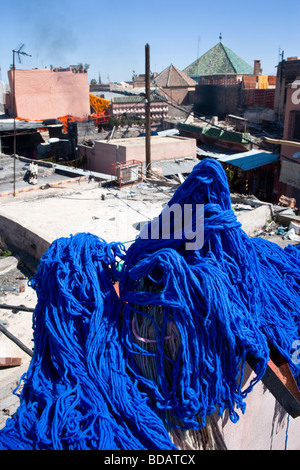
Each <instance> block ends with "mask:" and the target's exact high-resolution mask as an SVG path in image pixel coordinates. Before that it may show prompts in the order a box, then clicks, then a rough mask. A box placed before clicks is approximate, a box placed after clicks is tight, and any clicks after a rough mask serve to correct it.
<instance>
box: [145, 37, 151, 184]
mask: <svg viewBox="0 0 300 470" xmlns="http://www.w3.org/2000/svg"><path fill="white" fill-rule="evenodd" d="M145 61H146V66H145V91H146V102H145V108H146V176H147V177H149V175H150V171H151V114H150V106H151V100H150V46H149V44H146V46H145Z"/></svg>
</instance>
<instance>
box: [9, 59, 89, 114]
mask: <svg viewBox="0 0 300 470" xmlns="http://www.w3.org/2000/svg"><path fill="white" fill-rule="evenodd" d="M14 72H15V73H14ZM8 78H9V84H10V94H9V95H8V101H7V108H8V110H9V114H11V115H15V116H16V117H19V118H22V119H26V120H32V121H43V120H45V119H53V118H59V117H61V116H66V115H71V116H75V117H78V118H83V117H88V116H89V114H90V97H89V83H88V74H87V73H86V72H82V73H78V72H75V71H74V69H72V67H68V68H66V69H61V68H58V69H32V70H15V71H13V70H9V72H8ZM14 80H15V106H14V101H13V90H14Z"/></svg>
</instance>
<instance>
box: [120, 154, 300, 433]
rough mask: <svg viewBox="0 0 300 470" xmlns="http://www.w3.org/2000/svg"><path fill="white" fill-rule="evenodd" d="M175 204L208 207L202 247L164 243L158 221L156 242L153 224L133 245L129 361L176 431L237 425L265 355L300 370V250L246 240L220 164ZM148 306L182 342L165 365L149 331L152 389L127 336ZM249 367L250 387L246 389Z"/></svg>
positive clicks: (198, 175) (183, 189) (195, 177)
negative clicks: (221, 420)
mask: <svg viewBox="0 0 300 470" xmlns="http://www.w3.org/2000/svg"><path fill="white" fill-rule="evenodd" d="M173 204H179V205H180V206H181V207H182V208H183V207H184V205H185V204H190V205H192V207H193V208H194V209H195V208H196V206H197V204H203V205H204V226H203V230H204V243H203V246H202V247H201V248H199V249H195V250H187V249H186V242H187V241H190V240H187V238H186V234H185V232H184V229H183V230H182V236H181V238H179V237H178V236H176V237H175V236H174V233H173V236H172V230H171V236H170V237H169V239H167V238H166V237H164V236H163V235H164V232H163V228H162V227H163V224H162V214H163V213H161V214H160V215H159V217H158V221H159V224H160V225H159V226H160V233H159V237H156V239H153V238H152V239H151V223H149V224H148V227H147V230H148V239H145V236H143V237H139V238H138V239H137V240H136V241H135V243H134V244H133V245H132V246H131V247H130V248H129V249H128V252H127V256H126V260H125V264H124V266H123V275H122V278H121V282H120V292H121V298H122V300H123V301H124V302H125V305H124V309H123V316H124V324H123V334H122V338H123V342H124V346H125V348H126V350H127V359H126V360H127V363H128V367H129V368H130V371H131V373H132V374H133V375H134V376H135V377H136V378H137V380H138V382H139V383H140V384H141V387H142V389H143V390H145V392H146V393H147V394H148V395H149V396H150V397H151V399H152V400H153V402H154V403H155V404H156V406H157V407H158V408H159V409H161V410H162V414H163V415H164V416H166V415H167V412H168V416H169V415H170V413H171V414H172V415H173V417H174V418H175V422H177V423H181V426H182V427H187V428H191V427H193V428H198V427H201V426H203V425H205V422H206V421H205V418H206V416H208V415H209V414H211V413H212V412H214V411H215V410H217V411H218V412H219V413H220V414H222V413H223V412H224V410H228V412H229V415H230V418H231V420H232V421H234V422H235V421H237V420H238V419H239V414H238V410H239V409H240V410H241V411H242V412H245V409H246V401H245V399H246V397H247V395H248V394H249V393H250V392H251V391H252V390H253V387H254V386H255V384H256V383H257V382H259V381H260V380H261V379H262V377H263V376H264V374H265V371H266V367H267V364H268V361H269V358H270V348H271V347H275V348H277V349H278V350H279V351H280V352H281V354H282V355H283V356H284V357H285V359H286V360H287V361H288V363H289V365H290V366H291V369H292V371H293V373H294V375H295V377H296V378H297V377H298V376H299V372H300V367H299V365H296V364H294V363H293V362H292V353H293V347H292V345H293V343H294V341H295V340H298V339H299V337H300V328H299V326H300V325H299V301H300V292H299V286H300V278H299V249H297V248H294V247H288V248H287V249H282V248H280V247H279V246H277V245H275V244H274V243H271V242H268V241H266V240H262V239H259V238H254V239H252V238H249V237H248V236H247V234H246V233H245V232H244V231H243V230H242V228H241V224H240V223H239V222H238V220H237V218H236V216H235V214H234V212H233V211H232V209H231V198H230V191H229V187H228V182H227V178H226V175H225V172H224V170H223V168H222V166H221V164H220V163H219V162H217V161H214V160H211V159H205V160H203V161H201V162H200V163H199V164H197V165H196V166H195V167H194V170H193V171H192V173H191V174H190V175H189V177H188V178H187V179H186V180H185V181H184V183H183V184H182V185H181V186H180V187H179V188H178V189H177V191H176V192H175V194H174V196H173V198H172V199H171V200H170V202H169V207H172V205H173ZM196 213H197V212H196V210H194V211H193V225H192V227H193V230H194V231H195V230H196V227H197V220H196ZM171 229H172V227H171ZM147 286H148V287H149V286H150V287H149V288H148V289H147ZM147 305H148V306H152V305H157V306H162V307H163V309H162V311H163V316H164V321H163V325H166V324H167V323H168V322H174V323H175V325H176V327H177V329H178V331H179V332H180V336H181V345H180V348H178V354H177V357H176V360H175V361H174V360H171V358H169V357H166V353H165V347H164V344H165V339H164V335H165V331H166V328H165V326H164V327H163V328H159V326H158V325H157V324H155V329H156V332H157V338H156V344H157V348H156V352H155V353H152V356H153V357H154V358H155V361H156V364H157V370H159V371H160V374H159V376H158V377H157V380H150V379H149V378H147V377H146V376H145V374H144V371H143V370H141V368H140V366H139V365H138V364H139V363H140V362H139V361H137V360H136V358H137V356H138V355H144V357H145V359H144V361H145V362H146V361H147V357H148V356H149V352H148V351H146V349H145V348H143V347H141V346H140V344H139V343H138V342H137V340H136V338H135V337H134V335H133V334H132V318H133V315H138V314H139V313H140V314H141V315H146V314H145V306H147ZM153 322H155V319H154V318H153ZM247 361H248V362H250V363H251V364H252V365H253V367H254V371H255V377H254V378H253V380H252V381H251V383H250V384H249V385H248V386H247V387H246V388H243V378H244V373H245V366H246V362H247ZM170 369H171V379H170V375H167V373H166V370H168V371H169V370H170Z"/></svg>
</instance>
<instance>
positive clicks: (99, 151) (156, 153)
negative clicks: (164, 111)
mask: <svg viewBox="0 0 300 470" xmlns="http://www.w3.org/2000/svg"><path fill="white" fill-rule="evenodd" d="M79 152H80V155H83V154H86V157H87V169H88V170H91V171H97V172H99V173H105V174H109V175H110V174H111V166H112V164H113V163H116V162H126V161H129V160H138V161H140V162H145V161H146V152H145V138H143V137H138V138H136V139H116V140H114V141H111V142H109V143H108V142H104V141H95V144H94V147H87V146H81V145H79ZM184 157H196V139H190V138H186V137H178V136H172V137H169V136H164V137H161V136H153V137H151V161H159V160H172V159H174V158H184Z"/></svg>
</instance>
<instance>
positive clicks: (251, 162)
mask: <svg viewBox="0 0 300 470" xmlns="http://www.w3.org/2000/svg"><path fill="white" fill-rule="evenodd" d="M217 160H218V161H219V162H220V163H228V164H230V165H233V166H237V167H239V168H241V169H242V170H244V171H248V170H253V168H258V167H260V166H264V165H269V164H270V163H274V162H276V161H278V160H279V155H276V154H274V153H271V152H262V151H260V150H250V151H249V152H242V153H236V154H234V155H229V156H223V155H222V156H218V157H217Z"/></svg>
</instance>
